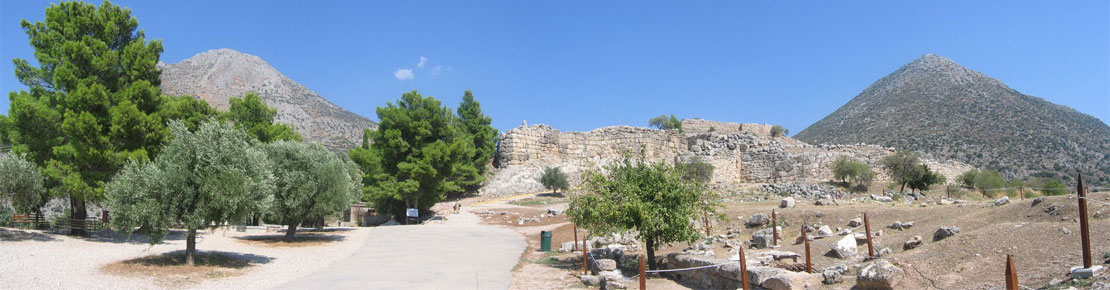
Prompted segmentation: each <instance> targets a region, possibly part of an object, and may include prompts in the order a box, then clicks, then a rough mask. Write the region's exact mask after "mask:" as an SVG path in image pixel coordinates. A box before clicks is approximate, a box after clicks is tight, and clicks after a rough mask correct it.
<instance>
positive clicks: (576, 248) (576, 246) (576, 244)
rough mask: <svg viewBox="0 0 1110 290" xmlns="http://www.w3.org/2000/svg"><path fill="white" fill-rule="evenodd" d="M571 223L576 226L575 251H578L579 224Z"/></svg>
mask: <svg viewBox="0 0 1110 290" xmlns="http://www.w3.org/2000/svg"><path fill="white" fill-rule="evenodd" d="M571 225H572V226H574V251H578V224H571ZM572 252H573V251H572Z"/></svg>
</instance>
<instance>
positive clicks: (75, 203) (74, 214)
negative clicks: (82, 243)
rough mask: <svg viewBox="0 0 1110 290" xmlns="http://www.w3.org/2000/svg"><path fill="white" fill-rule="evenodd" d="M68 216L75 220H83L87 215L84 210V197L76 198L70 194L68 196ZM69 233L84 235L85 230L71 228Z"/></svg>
mask: <svg viewBox="0 0 1110 290" xmlns="http://www.w3.org/2000/svg"><path fill="white" fill-rule="evenodd" d="M69 217H70V218H72V219H75V220H85V218H87V217H89V213H88V212H87V211H86V210H85V200H84V199H78V198H75V197H72V196H71V197H70V198H69ZM70 233H71V234H74V235H82V236H83V235H85V230H83V229H71V230H70Z"/></svg>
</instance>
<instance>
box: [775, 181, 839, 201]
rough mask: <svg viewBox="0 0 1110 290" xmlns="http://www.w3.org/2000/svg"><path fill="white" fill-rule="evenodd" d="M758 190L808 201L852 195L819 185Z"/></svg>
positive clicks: (790, 184) (780, 184) (793, 185)
mask: <svg viewBox="0 0 1110 290" xmlns="http://www.w3.org/2000/svg"><path fill="white" fill-rule="evenodd" d="M759 190H760V191H763V192H766V193H770V194H774V195H779V196H794V197H799V198H809V199H822V198H833V199H841V198H848V197H849V196H851V195H852V193H850V192H846V191H842V190H839V189H837V188H836V187H833V186H828V185H821V184H802V183H796V182H789V183H776V184H764V185H763V186H760V187H759Z"/></svg>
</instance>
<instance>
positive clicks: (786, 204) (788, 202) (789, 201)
mask: <svg viewBox="0 0 1110 290" xmlns="http://www.w3.org/2000/svg"><path fill="white" fill-rule="evenodd" d="M779 207H781V208H794V197H792V196H787V197H785V198H783V199H782V201H781V202H779Z"/></svg>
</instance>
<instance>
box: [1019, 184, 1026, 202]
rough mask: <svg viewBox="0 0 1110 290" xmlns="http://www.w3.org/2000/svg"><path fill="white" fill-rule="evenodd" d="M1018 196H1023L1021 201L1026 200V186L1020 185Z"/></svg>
mask: <svg viewBox="0 0 1110 290" xmlns="http://www.w3.org/2000/svg"><path fill="white" fill-rule="evenodd" d="M1018 194H1020V195H1021V200H1025V185H1018Z"/></svg>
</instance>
